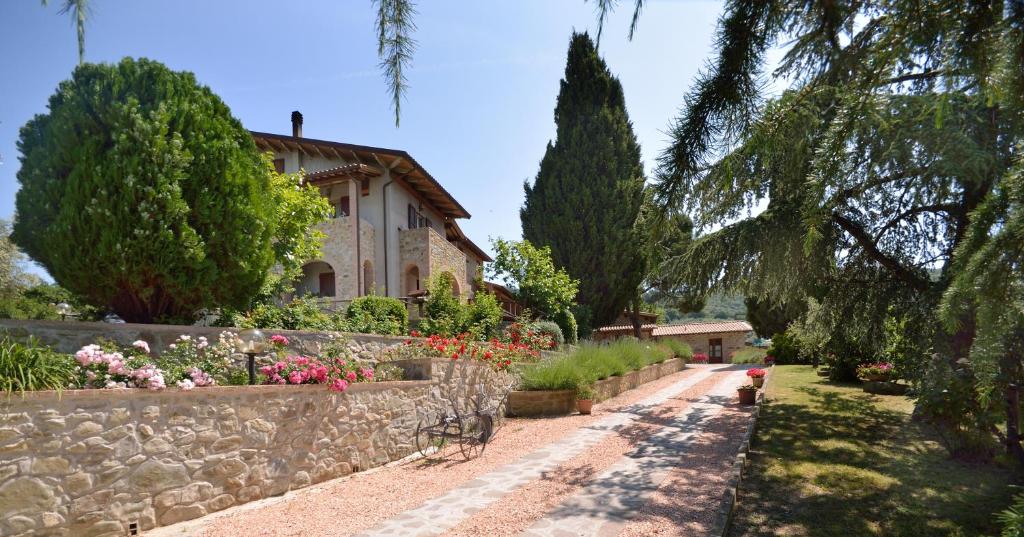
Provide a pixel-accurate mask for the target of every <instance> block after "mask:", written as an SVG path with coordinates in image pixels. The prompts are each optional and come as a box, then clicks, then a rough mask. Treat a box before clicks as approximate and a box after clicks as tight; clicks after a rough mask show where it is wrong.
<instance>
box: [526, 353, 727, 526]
mask: <svg viewBox="0 0 1024 537" xmlns="http://www.w3.org/2000/svg"><path fill="white" fill-rule="evenodd" d="M744 378H745V373H744V372H743V371H736V372H733V373H730V374H729V375H727V376H725V378H724V379H723V380H722V381H721V382H718V383H717V384H716V385H715V386H714V387H713V388H712V389H711V390H710V391H709V392H708V393H707V394H706V395H704V396H702V397H700V398H699V399H698V400H697V401H696V402H694V403H692V404H690V405H689V406H688V407H687V408H686V409H685V410H684V411H683V412H681V413H680V414H679V415H677V416H676V417H675V418H674V419H673V420H672V423H671V424H670V425H666V426H664V427H662V428H661V429H660V430H659V431H657V432H655V433H654V434H652V435H650V436H649V437H647V439H645V440H644V441H643V442H642V443H641V444H640V446H639V447H638V448H637V449H636V450H635V451H634V452H633V453H631V454H629V455H628V456H626V457H623V458H622V459H621V460H620V461H619V462H618V463H616V464H615V465H613V466H612V467H610V468H608V469H607V470H605V471H604V472H603V473H601V474H600V475H598V476H597V477H596V478H594V479H593V480H592V481H591V482H590V484H589V485H587V486H586V487H584V488H583V489H582V490H581V491H580V492H578V493H577V494H576V495H574V496H573V497H571V498H569V499H567V500H566V501H565V502H563V503H562V504H561V505H560V506H558V507H557V508H555V509H554V510H553V511H552V512H550V513H549V514H548V515H547V516H545V517H544V518H543V519H541V520H539V521H537V523H535V524H534V525H533V526H531V527H530V528H529V529H527V530H526V531H525V532H524V533H523V534H522V535H524V536H529V537H569V536H577V535H587V536H590V535H595V536H597V535H609V536H610V535H618V534H619V533H620V532H621V531H622V529H623V528H624V527H625V526H626V523H627V522H628V521H629V520H630V519H631V518H632V517H633V516H634V515H635V514H636V513H637V512H639V511H640V510H641V509H642V508H643V507H644V505H645V504H646V503H647V500H648V498H649V497H651V495H652V493H654V492H655V491H656V490H657V489H658V487H659V485H660V484H661V482H662V481H663V480H664V479H665V478H666V477H668V475H669V474H670V473H671V471H672V470H673V469H674V468H675V466H676V465H677V464H678V463H679V460H680V456H681V455H684V454H686V450H687V448H688V447H689V445H690V443H691V442H692V441H693V439H694V438H695V437H696V436H697V435H699V434H700V433H701V432H702V431H703V429H704V427H706V426H707V425H708V424H709V423H711V422H712V420H713V419H714V418H715V417H716V416H717V415H718V414H720V413H721V412H722V411H723V410H724V409H725V408H726V405H728V404H730V403H735V399H736V386H738V385H739V384H742V383H743V381H744ZM724 458H726V459H730V460H731V454H729V455H724ZM714 507H715V508H717V505H716V506H714Z"/></svg>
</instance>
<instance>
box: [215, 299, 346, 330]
mask: <svg viewBox="0 0 1024 537" xmlns="http://www.w3.org/2000/svg"><path fill="white" fill-rule="evenodd" d="M215 324H217V325H218V326H236V327H239V328H264V329H266V328H276V329H278V330H321V331H338V332H348V331H350V329H349V324H348V322H347V321H346V320H345V318H344V317H343V316H342V315H341V314H338V313H327V312H325V311H323V310H322V309H321V305H320V302H319V301H318V300H317V299H316V298H315V297H312V296H306V297H297V298H295V299H293V300H292V301H291V302H289V303H287V304H285V305H284V306H278V305H276V304H259V305H257V306H256V307H255V308H253V309H252V310H251V311H249V312H248V313H230V312H229V313H227V314H225V315H222V316H221V318H220V319H217V321H216V322H215Z"/></svg>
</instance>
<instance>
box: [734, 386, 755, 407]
mask: <svg viewBox="0 0 1024 537" xmlns="http://www.w3.org/2000/svg"><path fill="white" fill-rule="evenodd" d="M736 393H738V394H739V396H740V404H741V405H752V404H754V402H755V401H756V400H757V386H754V385H753V384H746V385H744V386H740V387H739V388H736Z"/></svg>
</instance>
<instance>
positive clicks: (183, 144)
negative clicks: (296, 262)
mask: <svg viewBox="0 0 1024 537" xmlns="http://www.w3.org/2000/svg"><path fill="white" fill-rule="evenodd" d="M18 149H19V150H20V152H21V169H20V170H19V171H18V182H19V183H20V184H21V190H19V192H18V195H17V202H16V203H17V205H16V207H17V216H16V221H15V224H14V232H13V235H12V238H13V240H14V241H15V243H16V244H17V245H18V246H20V247H21V248H22V249H23V250H24V251H25V252H26V253H28V254H29V255H30V256H31V257H32V258H33V259H35V260H36V261H38V262H39V263H40V264H42V265H43V266H44V267H45V268H46V270H47V271H48V272H49V273H50V275H51V276H53V278H54V279H55V280H56V281H57V283H59V284H60V285H61V286H63V287H65V288H67V289H69V290H71V291H72V292H74V293H76V294H78V295H81V296H82V297H83V298H85V299H86V300H88V301H89V302H92V303H94V304H96V305H98V306H105V307H109V308H111V309H112V310H113V311H114V312H116V313H117V314H118V315H119V316H121V317H122V318H123V319H125V320H127V321H132V322H147V323H148V322H158V321H174V320H178V321H187V320H191V319H193V318H194V316H195V314H196V312H197V311H198V310H200V309H202V308H208V307H214V306H232V307H238V308H244V307H246V306H247V305H248V302H249V300H250V299H251V297H252V296H253V295H254V294H255V293H256V292H257V291H258V290H259V288H260V286H261V285H262V284H263V282H264V280H265V279H266V277H267V273H268V270H269V269H270V267H271V265H272V264H273V263H274V261H275V251H274V247H273V239H274V234H275V230H276V224H275V219H276V212H275V204H274V198H273V196H272V170H271V169H269V168H268V166H267V165H266V163H265V162H264V160H263V158H262V157H261V155H260V153H259V151H258V150H257V148H256V146H255V144H254V142H253V140H252V138H251V136H250V135H249V132H248V131H246V130H245V129H244V128H243V127H242V124H241V123H240V122H239V121H238V120H237V119H235V118H234V117H233V116H232V115H231V111H230V110H229V109H228V107H227V106H226V105H225V104H224V103H223V102H222V101H221V100H220V98H218V97H217V96H216V95H214V93H213V92H212V91H210V89H209V88H207V87H205V86H201V85H199V84H198V83H197V82H196V79H195V77H194V76H193V75H192V74H191V73H187V72H174V71H171V70H170V69H168V68H167V67H165V66H164V65H162V64H160V63H157V62H153V61H149V60H144V59H140V60H133V59H124V60H122V61H121V62H120V63H118V64H116V65H108V64H103V65H96V64H85V65H81V66H79V67H78V68H77V69H76V70H75V72H74V75H73V76H72V78H71V80H67V81H65V82H62V83H61V84H60V86H59V87H58V89H57V92H56V93H55V94H54V95H53V96H52V97H50V102H49V113H47V114H40V115H37V116H36V117H34V118H33V119H32V120H30V121H29V122H28V123H27V124H26V125H25V126H24V127H22V129H21V137H20V140H19V141H18Z"/></svg>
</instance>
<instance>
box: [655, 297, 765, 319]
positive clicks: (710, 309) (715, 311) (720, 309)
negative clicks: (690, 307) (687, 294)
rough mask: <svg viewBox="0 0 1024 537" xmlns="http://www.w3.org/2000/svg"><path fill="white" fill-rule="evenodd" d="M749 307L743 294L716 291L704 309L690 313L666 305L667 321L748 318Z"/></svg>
mask: <svg viewBox="0 0 1024 537" xmlns="http://www.w3.org/2000/svg"><path fill="white" fill-rule="evenodd" d="M746 318H747V307H746V306H745V305H744V304H743V296H742V295H727V294H724V293H715V294H713V295H711V296H709V297H708V299H707V301H706V302H705V303H704V309H702V310H700V311H695V312H690V313H680V312H679V310H677V309H675V308H674V307H671V306H666V307H665V322H666V323H686V322H691V321H700V320H711V319H741V320H742V319H746Z"/></svg>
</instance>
